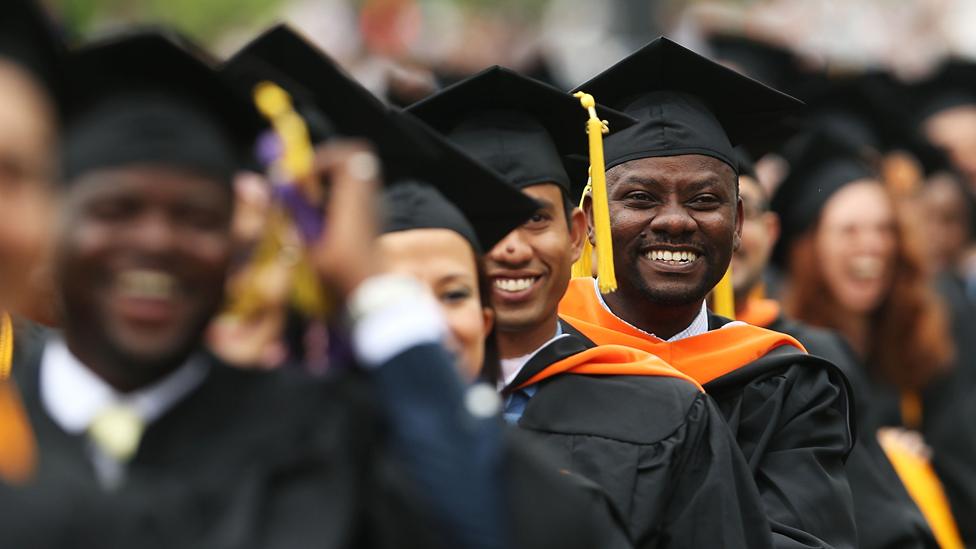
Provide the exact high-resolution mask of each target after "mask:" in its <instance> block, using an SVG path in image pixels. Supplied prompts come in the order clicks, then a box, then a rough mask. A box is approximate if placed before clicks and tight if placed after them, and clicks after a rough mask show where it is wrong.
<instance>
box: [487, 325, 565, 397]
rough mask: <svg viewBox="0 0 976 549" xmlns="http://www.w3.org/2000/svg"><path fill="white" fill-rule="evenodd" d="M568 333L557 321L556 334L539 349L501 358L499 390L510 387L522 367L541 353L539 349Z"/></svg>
mask: <svg viewBox="0 0 976 549" xmlns="http://www.w3.org/2000/svg"><path fill="white" fill-rule="evenodd" d="M568 335H569V334H564V333H563V327H562V325H560V324H559V322H556V335H554V336H552V339H550V340H549V341H547V342H545V343H543V344H542V346H540V347H539V348H538V349H536V350H534V351H532V352H531V353H529V354H527V355H522V356H517V357H515V358H503V359H502V360H501V363H502V379H500V380H499V381H498V389H499V390H501V389H504V388H505V387H508V386H509V384H511V383H512V382H513V381H515V378H516V377H518V375H519V372H521V371H522V368H524V367H525V365H526V364H528V363H529V361H530V360H532V357H534V356H535V355H537V354H539V351H541V350H543V349H545V348H546V347H548V346H549V344H550V343H552V342H553V341H556V340H557V339H559V338H561V337H563V336H568Z"/></svg>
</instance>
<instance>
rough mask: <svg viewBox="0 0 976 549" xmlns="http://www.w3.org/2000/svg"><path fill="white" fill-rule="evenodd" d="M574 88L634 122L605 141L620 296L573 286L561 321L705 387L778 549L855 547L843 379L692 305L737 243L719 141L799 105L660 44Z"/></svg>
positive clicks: (727, 148) (777, 341) (730, 162)
mask: <svg viewBox="0 0 976 549" xmlns="http://www.w3.org/2000/svg"><path fill="white" fill-rule="evenodd" d="M579 89H581V90H584V91H586V92H588V93H592V94H594V95H595V96H596V97H599V98H600V99H601V100H602V101H604V102H606V103H607V104H608V105H609V106H611V107H614V108H619V109H620V110H622V111H624V112H625V113H627V114H629V115H631V116H633V117H635V118H637V119H638V123H637V124H636V125H635V126H633V127H632V128H628V129H626V130H624V131H622V132H618V133H615V134H613V135H611V136H610V137H609V138H608V139H607V147H606V165H607V187H608V189H607V190H608V195H609V204H610V222H611V226H612V233H613V246H614V265H615V270H616V275H617V281H618V289H617V291H616V292H614V293H610V294H606V295H601V294H600V292H599V290H598V287H597V285H596V282H595V281H594V280H591V279H577V280H574V281H573V282H572V283H571V284H570V288H569V291H568V292H567V295H566V297H565V298H564V299H563V302H562V303H561V305H560V313H561V314H562V315H563V316H564V317H565V318H566V319H567V321H568V322H570V323H571V324H573V326H575V327H576V328H577V329H579V330H580V331H581V332H582V333H583V334H584V335H586V336H587V337H589V338H590V339H592V340H593V341H595V342H596V343H599V344H609V343H614V344H622V345H628V346H631V347H634V348H638V349H642V350H645V351H647V352H650V353H653V354H655V355H657V356H659V357H661V358H663V359H664V360H666V361H668V362H669V363H670V364H671V365H672V366H674V367H675V368H677V369H678V370H680V371H682V372H683V373H685V374H687V375H689V376H691V377H692V378H694V379H695V380H697V381H698V382H699V383H701V384H702V385H703V386H704V388H705V390H706V391H707V392H708V393H709V394H711V395H712V396H713V397H714V398H715V399H716V401H717V402H718V404H719V407H720V408H721V409H722V412H723V413H724V415H725V418H726V420H727V422H728V424H729V426H730V427H731V429H732V431H733V433H734V434H735V436H736V439H737V440H738V443H739V447H740V448H741V449H742V452H743V454H744V455H745V457H746V460H747V461H748V462H749V465H750V467H751V468H752V472H753V476H754V478H755V482H756V485H757V486H758V488H759V491H760V494H761V495H762V499H763V503H764V506H765V510H766V513H767V516H768V517H769V520H770V523H771V525H772V529H773V538H774V539H773V541H774V544H775V545H776V546H777V547H855V546H857V542H856V532H855V527H854V519H853V512H852V503H851V493H850V488H849V485H848V480H847V476H846V473H845V470H844V461H845V459H846V456H847V454H848V452H849V451H850V449H851V445H852V443H853V439H852V427H851V423H850V422H851V416H850V413H851V412H850V409H849V407H850V402H849V395H848V387H847V383H846V380H845V379H844V376H843V374H842V373H841V372H839V371H838V370H837V369H836V368H835V367H834V366H833V365H831V364H830V363H828V362H826V361H824V360H821V359H816V358H813V357H810V356H808V355H806V354H805V353H803V351H802V347H800V345H799V344H798V343H797V342H796V341H795V340H794V339H792V338H790V337H788V336H785V335H783V334H778V333H776V332H770V331H767V330H764V329H762V328H758V327H754V326H750V325H747V324H744V323H730V322H729V320H728V319H723V318H720V317H718V316H715V315H713V314H710V313H709V312H708V310H707V309H706V306H705V298H706V296H707V294H708V292H709V291H711V289H712V288H713V287H714V286H715V285H716V284H717V283H718V281H719V280H720V279H721V278H722V276H723V275H724V273H725V272H726V270H727V269H728V265H729V261H730V260H731V257H732V253H733V250H734V249H735V248H736V247H737V246H739V243H740V235H741V229H742V219H743V208H742V201H741V199H740V197H739V191H738V180H737V167H736V166H737V164H736V161H735V157H734V154H733V149H732V145H733V144H735V143H741V142H743V141H746V140H750V139H759V138H762V137H767V135H765V134H767V133H769V131H770V130H771V129H773V128H774V127H775V126H773V124H774V123H775V122H777V121H778V120H779V119H780V118H781V117H782V116H783V115H784V114H785V113H788V112H790V111H793V110H795V109H796V108H797V107H798V106H799V105H800V104H799V102H798V101H796V100H795V99H793V98H791V97H789V96H786V95H784V94H782V93H779V92H777V91H775V90H772V89H770V88H768V87H766V86H764V85H762V84H759V83H758V82H755V81H753V80H750V79H748V78H746V77H743V76H741V75H739V74H738V73H736V72H734V71H732V70H729V69H726V68H724V67H721V66H720V65H718V64H716V63H713V62H711V61H709V60H708V59H705V58H703V57H701V56H699V55H697V54H695V53H693V52H691V51H690V50H687V49H685V48H683V47H681V46H679V45H678V44H675V43H674V42H671V41H669V40H667V39H665V38H660V39H658V40H655V41H654V42H652V43H651V44H649V45H648V46H646V47H644V48H643V49H641V50H639V51H638V52H636V53H634V54H633V55H631V56H630V57H628V58H626V59H624V60H623V61H621V62H620V63H618V64H617V65H615V66H613V67H611V68H610V69H608V70H606V71H605V72H603V73H601V74H600V75H598V76H596V77H595V78H593V79H592V80H590V81H589V82H587V83H585V84H583V85H582V86H580V87H579ZM586 209H587V212H588V215H589V217H590V219H591V220H592V215H591V212H592V203H591V202H588V203H587V204H586ZM591 225H592V223H591Z"/></svg>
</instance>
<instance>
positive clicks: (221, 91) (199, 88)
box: [63, 30, 264, 183]
mask: <svg viewBox="0 0 976 549" xmlns="http://www.w3.org/2000/svg"><path fill="white" fill-rule="evenodd" d="M68 83H69V86H70V88H69V92H70V103H69V106H68V108H69V124H68V131H67V134H66V138H65V147H64V158H63V171H64V174H63V175H64V178H65V180H66V181H67V182H71V181H72V180H74V179H76V178H77V176H79V175H81V174H83V173H85V172H88V171H91V170H94V169H99V168H106V167H116V166H122V165H126V164H133V163H153V164H165V165H173V166H178V167H180V168H185V169H190V170H194V171H196V172H199V173H203V174H205V175H208V176H213V177H215V178H217V179H219V180H221V181H225V182H227V183H229V182H230V181H231V177H232V176H233V174H234V172H235V171H237V170H238V169H239V168H240V167H241V166H243V165H244V163H245V161H246V158H247V157H248V155H249V154H250V152H251V150H252V147H253V143H254V140H255V138H256V136H257V134H258V133H259V132H260V131H261V129H262V128H263V127H264V122H263V121H262V119H261V117H260V116H259V115H258V113H257V111H256V110H255V108H254V106H253V104H252V103H251V102H250V101H248V100H246V99H245V98H244V97H243V96H241V95H239V94H238V93H237V90H235V89H234V88H233V87H232V86H230V85H229V84H228V83H227V82H226V81H225V80H224V79H223V78H222V77H221V76H220V75H219V74H218V73H217V72H216V70H215V67H214V64H213V61H212V60H211V59H210V58H209V57H208V56H207V54H206V53H205V52H203V51H202V50H200V49H198V48H197V47H196V46H194V45H193V44H191V43H190V42H188V41H186V40H185V39H183V38H182V37H180V36H177V35H174V34H171V33H169V32H167V31H162V30H140V31H134V32H130V33H127V34H125V35H121V36H118V37H115V38H111V39H108V40H106V41H103V42H99V43H96V44H92V45H90V46H88V47H85V48H83V49H81V50H78V51H77V52H74V54H73V55H72V56H71V57H70V58H69V70H68Z"/></svg>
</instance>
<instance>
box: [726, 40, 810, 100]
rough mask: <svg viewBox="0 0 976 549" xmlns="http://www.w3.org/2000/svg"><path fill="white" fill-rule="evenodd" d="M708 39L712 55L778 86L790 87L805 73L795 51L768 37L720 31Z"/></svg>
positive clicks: (758, 78) (771, 84)
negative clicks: (762, 38) (774, 42)
mask: <svg viewBox="0 0 976 549" xmlns="http://www.w3.org/2000/svg"><path fill="white" fill-rule="evenodd" d="M707 42H708V46H709V48H710V49H711V55H710V56H709V57H711V58H712V59H714V60H715V61H718V62H719V63H721V64H722V65H725V66H726V67H729V68H731V69H734V70H736V71H739V72H741V73H742V74H745V75H746V76H748V77H750V78H754V79H756V80H758V81H760V82H762V83H763V84H766V85H767V86H772V87H774V88H776V89H780V90H784V91H785V90H787V89H789V88H790V86H792V85H795V84H796V83H797V81H798V79H799V77H800V75H801V73H802V72H803V71H802V67H801V66H800V65H801V63H800V60H799V58H798V57H797V56H796V55H795V54H794V53H793V52H791V51H790V50H789V49H787V48H785V47H782V46H779V45H776V44H773V43H772V42H769V41H766V40H761V39H758V38H752V37H749V36H744V35H742V34H733V33H726V32H716V33H712V34H710V35H709V36H708V37H707Z"/></svg>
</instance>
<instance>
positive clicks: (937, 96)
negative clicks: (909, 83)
mask: <svg viewBox="0 0 976 549" xmlns="http://www.w3.org/2000/svg"><path fill="white" fill-rule="evenodd" d="M913 93H914V97H915V104H914V108H915V112H916V119H917V121H919V122H921V121H923V120H925V119H926V118H928V117H930V116H932V115H935V114H938V113H939V112H941V111H944V110H947V109H951V108H954V107H962V106H976V62H973V61H971V60H968V59H962V58H952V59H948V60H946V61H945V62H943V63H942V65H941V66H940V67H939V68H938V70H936V71H935V73H933V74H932V76H931V77H929V78H928V79H926V80H924V81H922V82H919V83H917V84H916V85H915V86H913Z"/></svg>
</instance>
